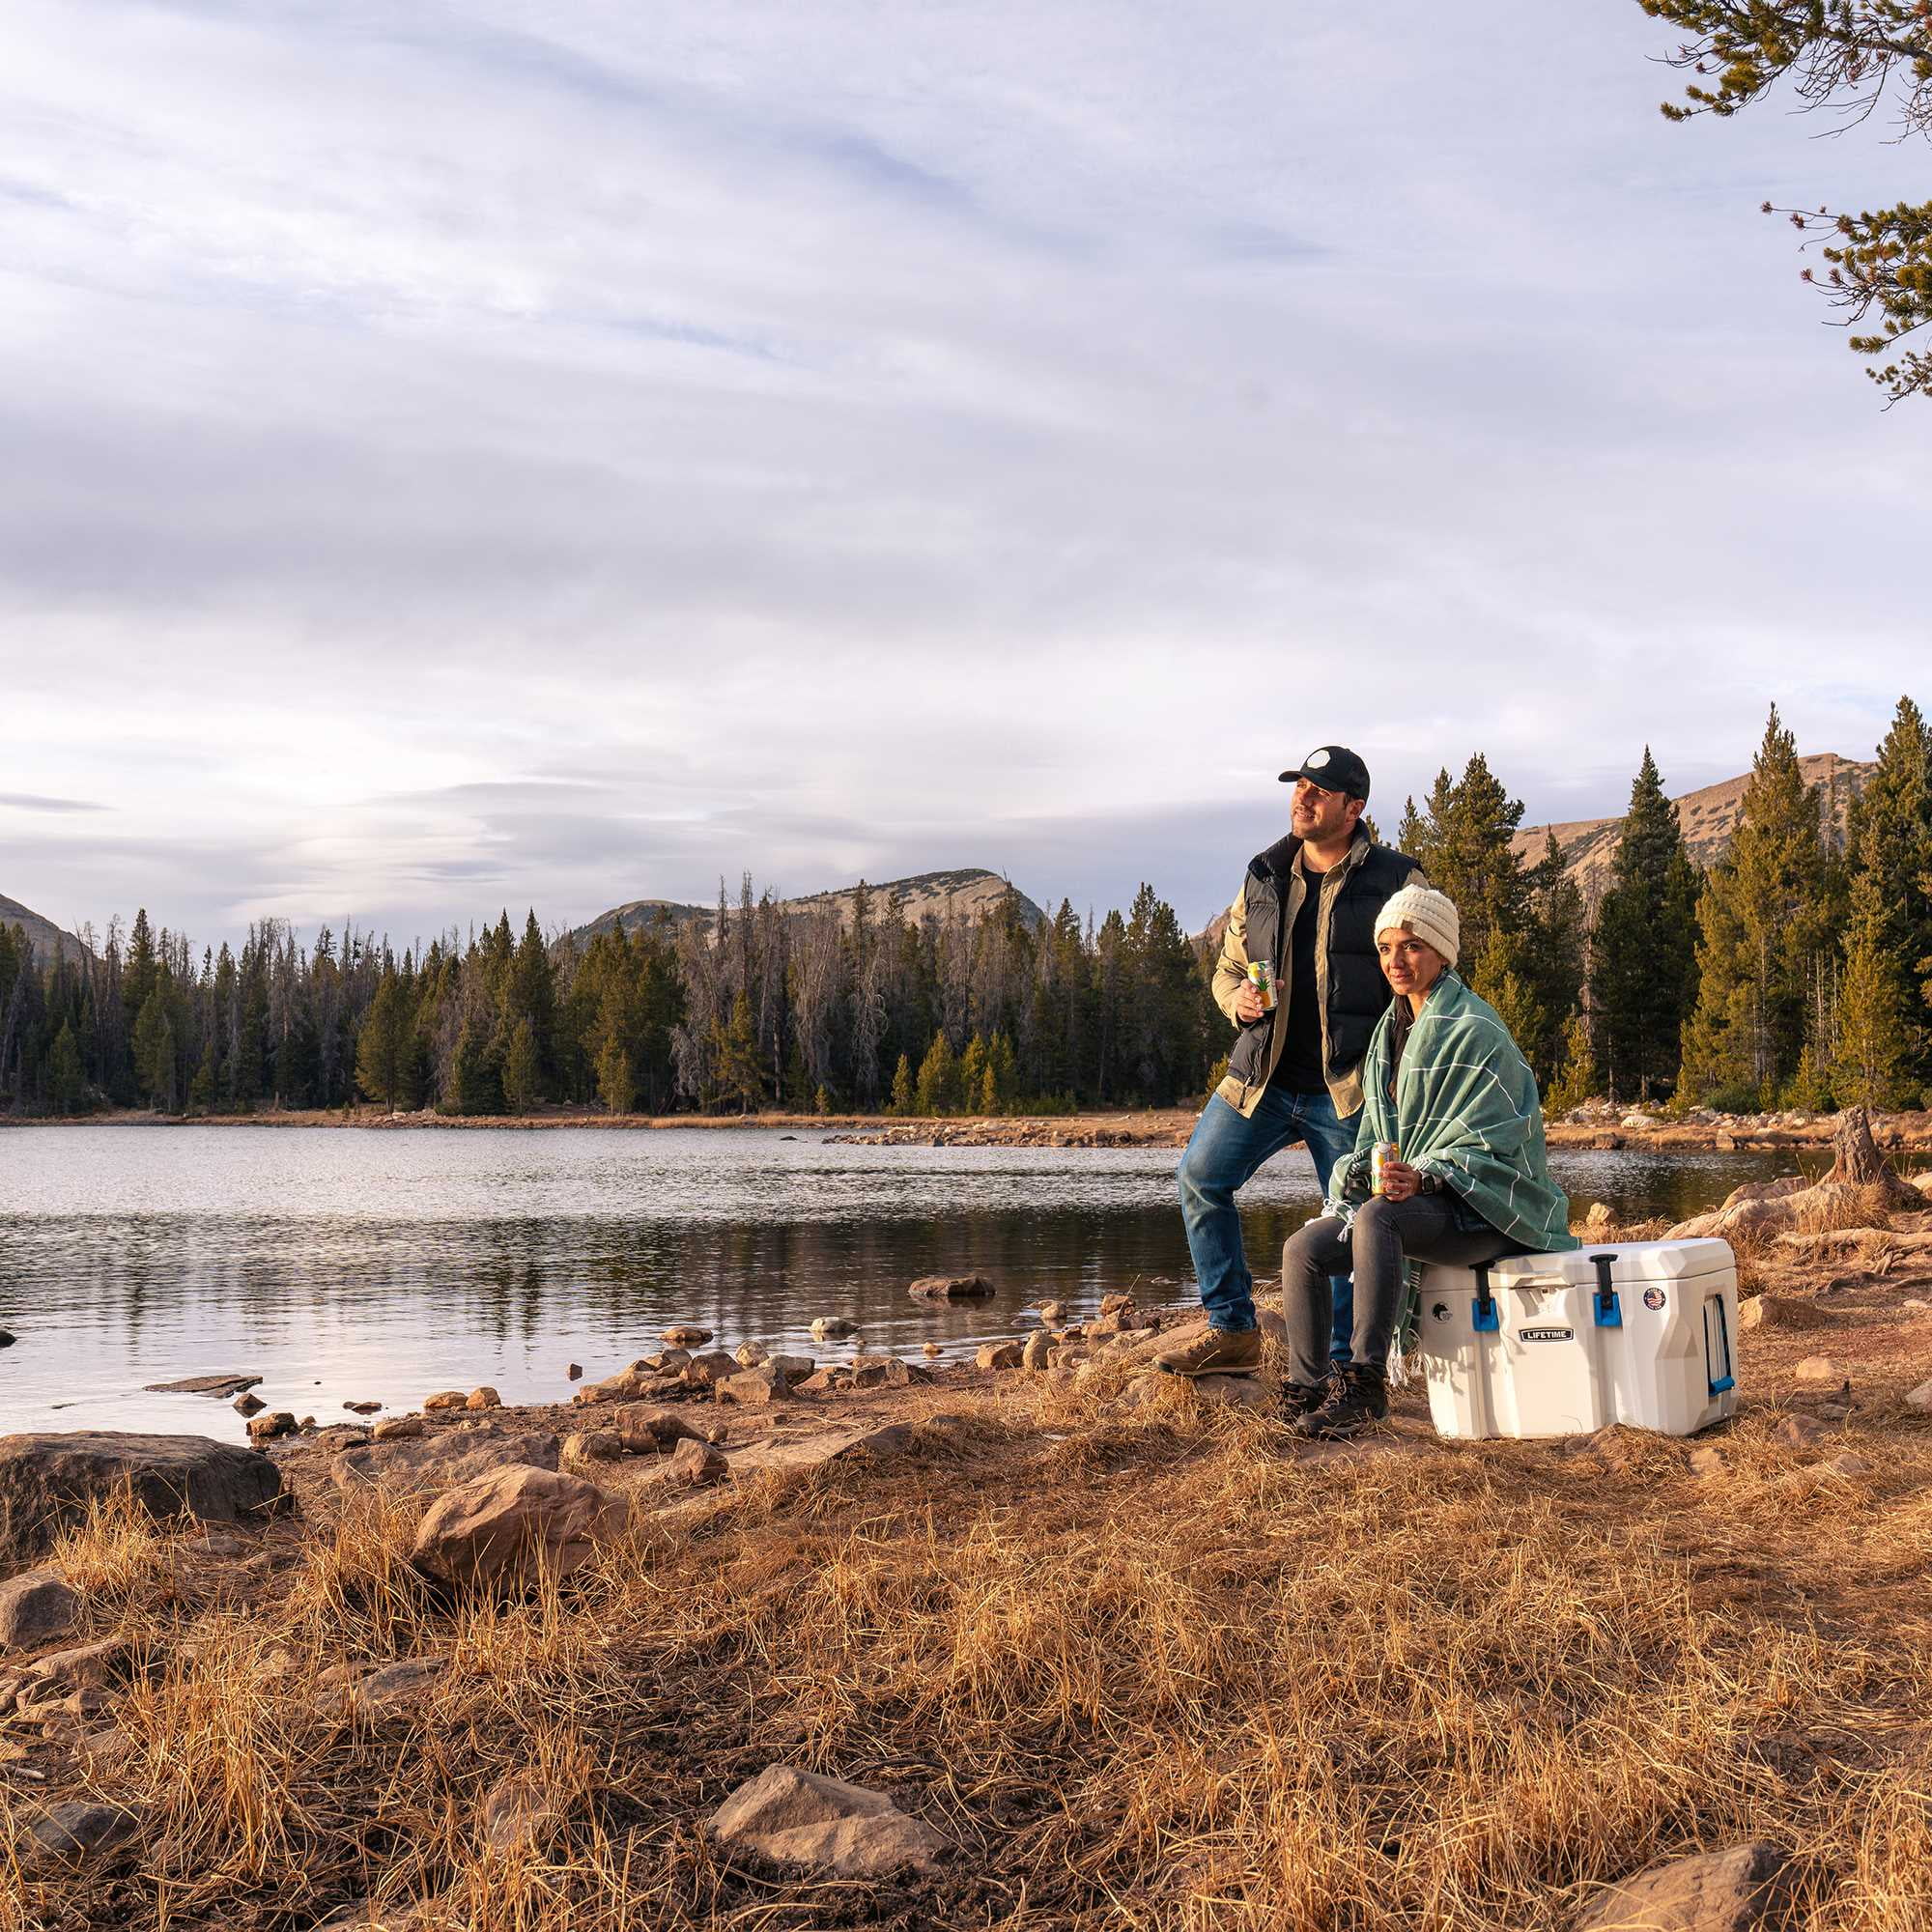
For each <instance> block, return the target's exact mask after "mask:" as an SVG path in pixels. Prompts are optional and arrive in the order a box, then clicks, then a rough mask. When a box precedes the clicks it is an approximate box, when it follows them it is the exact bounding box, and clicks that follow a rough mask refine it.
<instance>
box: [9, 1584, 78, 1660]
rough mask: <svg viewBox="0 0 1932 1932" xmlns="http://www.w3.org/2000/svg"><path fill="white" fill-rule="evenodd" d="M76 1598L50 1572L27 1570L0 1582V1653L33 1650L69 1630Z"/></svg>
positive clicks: (75, 1606) (68, 1588)
mask: <svg viewBox="0 0 1932 1932" xmlns="http://www.w3.org/2000/svg"><path fill="white" fill-rule="evenodd" d="M79 1615H80V1599H79V1598H78V1597H77V1596H75V1595H74V1593H73V1591H72V1589H71V1588H70V1587H69V1585H68V1584H67V1583H66V1582H65V1581H64V1580H63V1579H62V1578H61V1577H56V1576H55V1575H54V1573H53V1572H52V1571H51V1570H29V1571H28V1572H27V1573H26V1575H25V1576H24V1577H14V1578H13V1579H12V1580H11V1581H9V1582H5V1583H0V1650H36V1649H38V1648H39V1647H40V1646H41V1645H42V1644H43V1643H45V1642H46V1640H47V1639H48V1638H49V1637H52V1636H59V1635H60V1634H61V1633H62V1632H63V1631H64V1630H68V1629H71V1627H72V1625H73V1623H74V1620H75V1619H76V1618H77V1617H78V1616H79Z"/></svg>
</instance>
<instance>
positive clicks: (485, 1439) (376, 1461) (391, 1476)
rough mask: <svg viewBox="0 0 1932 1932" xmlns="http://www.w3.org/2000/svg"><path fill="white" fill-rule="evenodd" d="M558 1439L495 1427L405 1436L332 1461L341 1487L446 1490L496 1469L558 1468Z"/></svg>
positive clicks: (333, 1478) (334, 1477) (331, 1469)
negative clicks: (366, 1485)
mask: <svg viewBox="0 0 1932 1932" xmlns="http://www.w3.org/2000/svg"><path fill="white" fill-rule="evenodd" d="M556 1459H557V1439H556V1437H555V1436H554V1435H548V1434H546V1433H544V1432H542V1431H530V1432H528V1433H526V1434H523V1435H511V1434H508V1433H506V1432H505V1431H502V1430H497V1429H469V1430H459V1431H452V1432H448V1433H445V1434H442V1435H427V1436H405V1437H404V1438H403V1439H402V1440H401V1441H395V1440H391V1441H387V1442H371V1443H368V1444H367V1445H365V1446H364V1447H363V1448H360V1449H348V1450H345V1451H344V1452H343V1453H342V1454H341V1455H340V1456H338V1457H336V1459H335V1460H334V1462H332V1463H330V1464H329V1465H328V1474H329V1480H330V1481H331V1482H333V1483H334V1485H335V1487H336V1488H337V1489H339V1490H353V1489H355V1487H356V1485H357V1484H359V1483H381V1484H383V1485H384V1487H385V1488H388V1489H395V1490H429V1489H445V1488H447V1487H449V1486H450V1485H452V1484H457V1483H469V1482H474V1481H475V1480H476V1478H477V1477H479V1476H484V1475H488V1474H490V1473H491V1472H492V1471H494V1470H497V1469H509V1468H532V1469H552V1470H554V1468H555V1467H556Z"/></svg>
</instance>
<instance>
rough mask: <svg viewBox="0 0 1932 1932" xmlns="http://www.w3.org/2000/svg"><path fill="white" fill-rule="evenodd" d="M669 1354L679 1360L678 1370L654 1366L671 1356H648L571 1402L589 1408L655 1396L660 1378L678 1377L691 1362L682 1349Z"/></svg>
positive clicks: (584, 1390)
mask: <svg viewBox="0 0 1932 1932" xmlns="http://www.w3.org/2000/svg"><path fill="white" fill-rule="evenodd" d="M670 1353H671V1354H674V1355H675V1356H676V1357H677V1362H676V1365H675V1367H672V1368H668V1369H665V1370H662V1371H660V1370H658V1369H656V1368H653V1367H652V1366H651V1364H652V1363H653V1362H654V1361H658V1360H668V1359H669V1358H668V1356H648V1355H647V1356H646V1357H645V1358H644V1359H643V1360H642V1361H641V1362H633V1363H632V1364H631V1366H630V1367H629V1368H628V1369H620V1370H619V1371H618V1372H617V1374H615V1375H614V1376H607V1377H606V1378H604V1380H602V1381H601V1382H590V1383H587V1384H586V1385H585V1386H584V1387H582V1388H581V1389H579V1390H578V1391H577V1393H576V1394H575V1395H574V1396H572V1397H571V1401H572V1402H574V1403H577V1404H578V1405H579V1406H585V1407H587V1406H593V1405H595V1404H597V1403H601V1402H635V1401H636V1400H637V1399H638V1397H639V1396H640V1395H656V1394H658V1393H659V1392H660V1379H661V1376H664V1375H675V1374H676V1373H677V1371H678V1369H681V1368H683V1366H684V1365H685V1363H686V1362H688V1361H690V1359H691V1357H690V1356H689V1355H687V1354H686V1353H685V1352H684V1350H682V1349H674V1350H671V1351H670Z"/></svg>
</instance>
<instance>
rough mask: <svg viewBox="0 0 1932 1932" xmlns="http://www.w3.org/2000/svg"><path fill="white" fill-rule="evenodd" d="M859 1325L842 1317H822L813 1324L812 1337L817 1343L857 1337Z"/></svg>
mask: <svg viewBox="0 0 1932 1932" xmlns="http://www.w3.org/2000/svg"><path fill="white" fill-rule="evenodd" d="M858 1332H859V1324H858V1323H857V1322H856V1321H846V1319H845V1318H844V1316H842V1315H821V1316H820V1317H819V1318H818V1320H817V1321H814V1322H813V1323H812V1324H811V1337H812V1340H813V1341H815V1342H824V1341H827V1340H831V1341H837V1340H838V1338H839V1337H841V1336H844V1335H856V1334H857V1333H858Z"/></svg>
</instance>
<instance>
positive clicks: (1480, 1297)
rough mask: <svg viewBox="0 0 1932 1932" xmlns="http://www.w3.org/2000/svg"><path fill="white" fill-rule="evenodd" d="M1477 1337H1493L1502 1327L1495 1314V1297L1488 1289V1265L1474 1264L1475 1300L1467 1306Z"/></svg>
mask: <svg viewBox="0 0 1932 1932" xmlns="http://www.w3.org/2000/svg"><path fill="white" fill-rule="evenodd" d="M1469 1306H1470V1308H1471V1310H1472V1312H1473V1318H1474V1321H1475V1328H1476V1333H1477V1334H1478V1335H1493V1334H1495V1333H1496V1331H1497V1330H1498V1329H1499V1328H1500V1327H1501V1326H1502V1322H1501V1321H1500V1319H1499V1318H1498V1315H1497V1312H1496V1297H1495V1295H1494V1293H1493V1292H1492V1290H1491V1288H1490V1264H1489V1263H1488V1262H1478V1263H1477V1264H1476V1298H1475V1300H1474V1301H1473V1302H1471V1303H1470V1304H1469Z"/></svg>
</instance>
